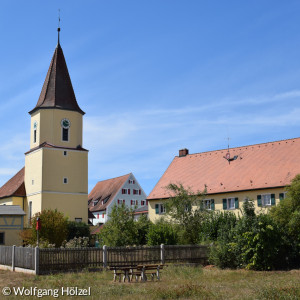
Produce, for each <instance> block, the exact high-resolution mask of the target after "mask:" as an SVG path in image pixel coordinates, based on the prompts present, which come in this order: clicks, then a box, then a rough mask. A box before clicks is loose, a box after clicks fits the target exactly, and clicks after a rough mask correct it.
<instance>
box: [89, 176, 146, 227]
mask: <svg viewBox="0 0 300 300" xmlns="http://www.w3.org/2000/svg"><path fill="white" fill-rule="evenodd" d="M129 180H134V184H133V183H129ZM122 189H130V195H128V194H122ZM134 189H136V190H141V195H133V190H134ZM146 198H147V195H146V194H145V192H144V190H143V189H142V187H141V186H140V184H139V183H138V182H137V180H136V178H135V177H134V176H133V174H131V175H130V176H129V177H128V179H127V180H126V182H125V183H124V184H123V186H122V187H121V188H120V190H119V191H118V193H117V194H116V196H115V197H114V199H113V200H112V201H111V202H110V203H109V205H108V206H107V207H106V214H105V215H104V218H103V217H102V212H101V215H99V219H97V214H98V212H93V214H94V216H95V218H96V219H94V220H93V225H97V224H98V223H105V222H107V221H108V219H109V217H108V215H109V214H110V212H111V210H112V208H113V206H114V204H117V205H118V200H119V199H120V200H121V199H122V200H123V199H124V200H125V205H126V206H128V207H130V208H133V209H135V208H139V207H141V206H143V205H142V203H141V201H142V200H143V201H146ZM131 200H138V205H137V206H136V207H135V205H131ZM144 205H146V202H145V204H144ZM99 213H100V212H99Z"/></svg>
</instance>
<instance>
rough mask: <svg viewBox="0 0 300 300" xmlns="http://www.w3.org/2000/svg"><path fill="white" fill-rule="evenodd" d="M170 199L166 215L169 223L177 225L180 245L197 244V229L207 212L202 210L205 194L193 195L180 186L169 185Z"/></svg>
mask: <svg viewBox="0 0 300 300" xmlns="http://www.w3.org/2000/svg"><path fill="white" fill-rule="evenodd" d="M167 190H168V191H169V193H170V198H169V199H168V201H167V202H166V204H165V205H166V213H167V215H169V216H170V217H171V221H172V222H173V223H175V224H178V225H179V226H178V228H179V232H178V235H179V238H180V243H181V244H197V243H198V242H199V229H200V227H201V224H202V222H203V221H204V219H205V217H206V214H207V213H208V211H206V210H204V209H203V208H202V200H203V198H204V195H205V192H203V193H201V192H197V193H194V192H193V191H192V190H191V189H190V188H185V187H184V186H183V185H182V184H179V185H177V184H169V185H168V186H167Z"/></svg>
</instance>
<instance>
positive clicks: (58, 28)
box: [57, 9, 60, 45]
mask: <svg viewBox="0 0 300 300" xmlns="http://www.w3.org/2000/svg"><path fill="white" fill-rule="evenodd" d="M59 32H60V9H58V27H57V34H58V40H57V44H58V45H59Z"/></svg>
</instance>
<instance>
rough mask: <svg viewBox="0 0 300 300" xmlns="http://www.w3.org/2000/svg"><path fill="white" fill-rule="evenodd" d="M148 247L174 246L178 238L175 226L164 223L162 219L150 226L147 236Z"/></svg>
mask: <svg viewBox="0 0 300 300" xmlns="http://www.w3.org/2000/svg"><path fill="white" fill-rule="evenodd" d="M147 240H148V245H153V246H154V245H160V244H166V245H176V244H177V243H178V240H179V237H178V233H177V230H176V226H174V225H173V224H171V223H168V222H166V221H165V220H164V219H161V220H159V221H157V222H156V223H155V224H152V225H151V226H150V228H149V232H148V234H147Z"/></svg>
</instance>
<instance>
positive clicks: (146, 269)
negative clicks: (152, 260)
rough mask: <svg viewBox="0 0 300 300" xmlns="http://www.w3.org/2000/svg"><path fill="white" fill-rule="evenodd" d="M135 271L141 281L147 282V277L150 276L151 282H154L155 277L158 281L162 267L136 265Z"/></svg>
mask: <svg viewBox="0 0 300 300" xmlns="http://www.w3.org/2000/svg"><path fill="white" fill-rule="evenodd" d="M136 269H137V273H139V274H140V276H141V281H147V275H151V280H154V277H155V276H156V278H157V280H160V276H159V271H160V270H162V269H163V265H156V264H153V265H138V266H137V268H136Z"/></svg>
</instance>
